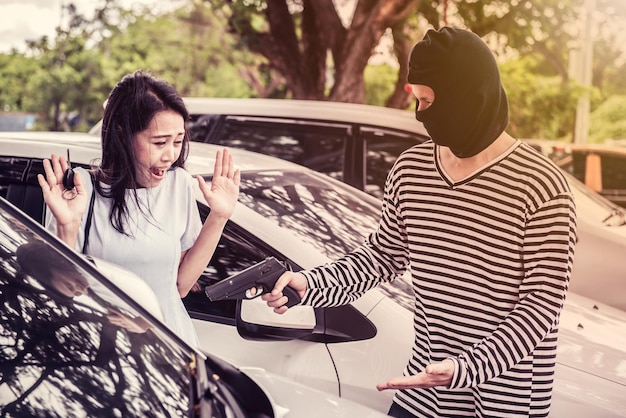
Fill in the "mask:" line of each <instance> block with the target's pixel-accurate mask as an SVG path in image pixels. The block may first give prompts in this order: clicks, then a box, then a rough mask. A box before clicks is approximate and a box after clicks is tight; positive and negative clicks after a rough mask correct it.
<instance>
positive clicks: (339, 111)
mask: <svg viewBox="0 0 626 418" xmlns="http://www.w3.org/2000/svg"><path fill="white" fill-rule="evenodd" d="M184 101H185V105H186V106H187V109H188V110H189V113H190V114H192V115H197V114H216V115H233V116H237V115H241V116H268V117H276V118H298V119H307V120H318V121H332V122H337V123H358V124H363V125H374V126H380V127H385V128H389V129H398V130H403V131H408V132H414V133H417V134H419V135H421V136H428V133H427V132H426V129H425V128H424V126H423V125H422V124H421V123H420V122H418V121H417V120H416V119H415V116H414V115H413V112H411V111H408V110H401V109H393V108H389V107H383V106H372V105H365V104H357V103H344V102H331V101H318V100H295V99H255V98H214V97H211V98H205V97H185V98H184ZM313 115H314V116H313Z"/></svg>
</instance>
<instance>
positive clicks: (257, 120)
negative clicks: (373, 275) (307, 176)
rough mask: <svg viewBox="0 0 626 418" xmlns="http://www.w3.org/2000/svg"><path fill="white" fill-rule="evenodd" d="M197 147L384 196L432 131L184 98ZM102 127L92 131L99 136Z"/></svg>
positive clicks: (262, 104)
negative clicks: (241, 154) (408, 154)
mask: <svg viewBox="0 0 626 418" xmlns="http://www.w3.org/2000/svg"><path fill="white" fill-rule="evenodd" d="M184 100H185V105H186V106H187V108H188V109H189V113H190V114H191V121H190V122H189V123H188V124H187V127H188V132H189V135H190V139H191V140H192V141H195V142H205V143H210V144H217V145H224V146H228V147H230V148H241V149H246V150H249V151H256V152H259V153H262V154H266V155H271V156H274V157H278V158H281V159H284V160H287V161H291V162H295V163H297V164H300V165H303V166H305V167H308V168H311V169H313V170H315V171H318V172H320V173H324V174H328V175H330V176H331V177H333V178H336V179H339V180H342V181H343V182H345V183H347V184H349V185H351V186H354V187H356V188H357V189H359V190H365V191H366V192H368V193H370V194H373V195H374V196H378V197H382V191H383V186H384V184H385V179H386V178H387V173H388V172H389V169H390V168H391V166H392V165H393V163H394V162H395V160H396V158H397V157H398V156H399V155H400V153H401V152H402V151H404V150H405V149H407V148H409V147H411V146H413V145H415V144H418V143H420V142H424V141H425V140H426V139H428V133H427V132H426V129H425V128H424V126H423V125H422V124H421V122H418V121H417V120H415V116H414V115H413V113H412V112H410V111H406V110H399V109H391V108H386V107H380V106H368V105H362V104H353V103H339V102H321V101H315V100H280V99H231V98H200V97H188V98H185V99H184ZM100 130H101V125H100V123H98V124H97V125H95V126H94V127H93V128H92V129H91V130H90V134H92V135H94V136H98V137H99V136H100Z"/></svg>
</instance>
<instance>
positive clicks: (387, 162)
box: [360, 127, 425, 198]
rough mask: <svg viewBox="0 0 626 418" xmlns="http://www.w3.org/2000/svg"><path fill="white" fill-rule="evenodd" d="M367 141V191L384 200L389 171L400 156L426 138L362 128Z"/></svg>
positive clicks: (362, 134)
mask: <svg viewBox="0 0 626 418" xmlns="http://www.w3.org/2000/svg"><path fill="white" fill-rule="evenodd" d="M360 133H361V136H362V137H363V138H364V141H365V150H366V162H365V164H366V168H365V169H366V178H365V191H366V192H368V193H369V194H371V195H374V196H376V197H379V198H382V197H383V192H384V188H385V181H386V180H387V175H388V174H389V170H391V167H393V164H394V163H395V162H396V159H397V158H398V157H399V156H400V154H401V153H402V152H403V151H405V150H407V149H409V148H411V147H412V146H414V145H417V144H420V143H422V142H424V140H425V138H422V137H419V136H417V135H414V134H409V133H405V132H394V131H390V130H384V129H379V128H374V127H361V132H360Z"/></svg>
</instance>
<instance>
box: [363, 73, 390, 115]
mask: <svg viewBox="0 0 626 418" xmlns="http://www.w3.org/2000/svg"><path fill="white" fill-rule="evenodd" d="M364 77H365V103H366V104H370V105H375V106H384V105H385V102H386V101H387V98H388V97H389V95H390V94H391V93H392V92H393V87H394V84H395V82H396V79H397V78H398V70H397V69H395V68H392V67H390V66H389V65H386V64H382V65H368V66H367V67H365V73H364Z"/></svg>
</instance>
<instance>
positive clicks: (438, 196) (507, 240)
mask: <svg viewBox="0 0 626 418" xmlns="http://www.w3.org/2000/svg"><path fill="white" fill-rule="evenodd" d="M433 153H434V148H433V144H432V143H430V142H429V143H426V144H421V145H418V146H416V147H413V148H411V149H410V150H407V151H406V152H405V153H404V154H402V155H401V156H400V158H399V159H398V161H397V162H396V164H395V166H394V168H393V169H392V171H391V173H390V175H389V178H388V181H387V185H386V191H385V199H384V203H383V212H382V216H381V220H380V224H379V227H378V229H377V231H375V232H374V233H373V234H371V235H370V237H369V238H368V240H367V242H366V243H364V245H362V246H361V247H360V248H358V249H357V250H355V251H354V252H352V253H350V254H348V255H346V256H345V257H343V258H342V259H340V260H338V261H336V262H334V263H332V264H329V265H326V266H321V267H318V268H316V269H314V270H311V271H309V272H307V273H306V276H307V279H308V281H309V288H310V290H309V291H308V293H307V295H306V297H305V300H304V302H305V303H307V304H312V305H314V306H333V305H340V304H345V303H348V302H350V301H352V300H355V299H356V298H358V297H359V296H360V295H362V294H363V293H364V292H365V291H367V290H368V289H371V288H372V287H374V286H376V285H378V284H379V283H381V281H390V280H393V279H394V278H395V277H397V276H398V275H399V274H402V272H403V271H404V269H405V268H409V269H410V272H411V277H412V280H413V288H414V292H415V308H414V327H415V333H416V336H417V338H416V343H415V345H414V347H413V353H412V357H411V359H410V360H409V363H408V365H407V368H406V370H405V373H406V374H411V375H412V374H416V373H419V372H420V371H422V370H423V369H424V367H425V366H426V365H427V364H429V363H432V362H438V361H441V360H444V359H446V358H452V359H453V360H454V361H455V362H457V372H456V373H455V375H454V377H453V380H452V384H451V386H450V388H442V387H437V388H431V389H411V390H403V391H399V392H398V393H397V395H396V397H395V401H396V402H397V403H399V404H400V405H402V406H403V407H404V408H405V409H407V410H409V411H412V412H413V413H414V414H415V416H418V417H431V416H434V417H443V416H489V417H492V416H506V417H509V416H533V417H541V416H547V415H548V412H549V408H550V398H551V393H552V383H553V376H554V365H555V356H556V342H557V326H558V318H559V313H560V311H561V309H562V307H563V301H564V298H565V295H566V291H567V287H568V282H569V277H570V272H571V267H572V262H573V257H574V246H575V241H576V218H575V206H574V202H573V198H572V195H571V193H570V191H569V186H568V185H567V181H566V180H565V178H564V177H563V176H562V175H561V173H560V172H559V170H558V169H557V168H556V167H555V166H554V165H553V164H552V163H551V162H550V161H549V160H548V159H546V158H544V157H543V156H541V155H540V154H538V153H537V152H536V151H534V150H533V149H532V148H530V147H529V146H527V145H525V144H519V145H517V146H516V147H514V148H513V149H512V150H511V151H510V152H509V153H507V154H506V155H504V156H503V157H502V158H501V159H500V160H499V161H496V162H494V164H491V165H490V166H488V167H485V168H484V169H483V170H481V171H480V172H477V173H475V174H474V175H472V176H471V177H469V178H467V179H465V180H463V181H461V182H457V183H454V182H451V181H449V180H448V179H446V177H445V175H443V174H442V171H441V170H440V168H439V167H438V166H437V161H436V160H435V159H434V158H433ZM390 377H392V376H390Z"/></svg>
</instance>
